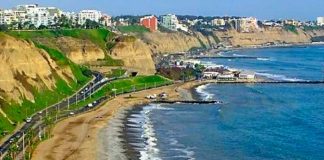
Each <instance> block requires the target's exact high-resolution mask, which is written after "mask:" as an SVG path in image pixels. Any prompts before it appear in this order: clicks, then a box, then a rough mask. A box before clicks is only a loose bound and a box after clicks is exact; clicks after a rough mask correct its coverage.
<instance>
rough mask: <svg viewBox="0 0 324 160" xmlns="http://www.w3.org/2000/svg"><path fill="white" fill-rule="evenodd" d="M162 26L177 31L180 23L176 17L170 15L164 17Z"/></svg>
mask: <svg viewBox="0 0 324 160" xmlns="http://www.w3.org/2000/svg"><path fill="white" fill-rule="evenodd" d="M161 25H162V26H163V27H165V28H167V29H169V30H172V31H177V29H178V28H177V27H179V21H178V18H177V16H176V15H174V14H168V15H164V16H162V21H161Z"/></svg>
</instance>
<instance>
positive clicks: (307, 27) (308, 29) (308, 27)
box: [303, 26, 324, 31]
mask: <svg viewBox="0 0 324 160" xmlns="http://www.w3.org/2000/svg"><path fill="white" fill-rule="evenodd" d="M303 30H304V31H313V30H324V26H303Z"/></svg>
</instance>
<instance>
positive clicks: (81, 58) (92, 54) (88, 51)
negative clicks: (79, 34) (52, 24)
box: [37, 36, 105, 64]
mask: <svg viewBox="0 0 324 160" xmlns="http://www.w3.org/2000/svg"><path fill="white" fill-rule="evenodd" d="M37 42H40V43H42V44H45V45H47V46H50V47H51V48H55V49H58V50H60V51H61V52H62V53H64V54H65V55H66V56H67V57H68V58H69V59H70V60H72V61H73V62H74V63H76V64H87V63H91V62H95V61H97V60H98V59H104V58H105V52H104V51H103V50H102V49H101V48H100V47H99V46H98V45H96V44H94V43H93V42H91V41H90V40H88V39H78V38H73V37H68V36H63V37H58V38H50V39H49V38H38V39H37Z"/></svg>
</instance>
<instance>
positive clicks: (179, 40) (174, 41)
mask: <svg viewBox="0 0 324 160" xmlns="http://www.w3.org/2000/svg"><path fill="white" fill-rule="evenodd" d="M141 39H142V40H143V41H144V42H145V43H146V44H147V45H148V46H149V47H150V48H151V50H152V52H153V53H175V52H186V51H189V50H190V49H193V48H201V47H205V46H206V47H208V46H210V44H209V40H208V37H205V36H203V35H202V34H201V33H199V32H197V33H194V35H187V34H184V33H181V32H173V33H162V32H154V33H145V34H144V35H143V36H142V37H141Z"/></svg>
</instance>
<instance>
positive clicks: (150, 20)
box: [140, 15, 158, 32]
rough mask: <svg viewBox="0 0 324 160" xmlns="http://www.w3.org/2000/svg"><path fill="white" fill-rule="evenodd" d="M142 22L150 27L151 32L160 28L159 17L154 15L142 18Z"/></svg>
mask: <svg viewBox="0 0 324 160" xmlns="http://www.w3.org/2000/svg"><path fill="white" fill-rule="evenodd" d="M140 24H141V25H142V26H144V27H146V28H148V29H150V31H151V32H155V31H157V30H158V19H157V18H156V17H155V16H153V15H152V16H146V17H143V18H141V19H140Z"/></svg>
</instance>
